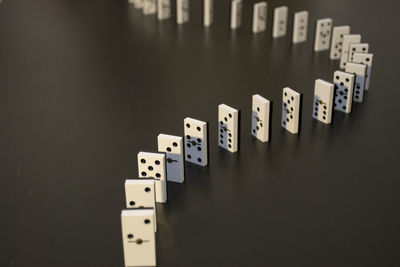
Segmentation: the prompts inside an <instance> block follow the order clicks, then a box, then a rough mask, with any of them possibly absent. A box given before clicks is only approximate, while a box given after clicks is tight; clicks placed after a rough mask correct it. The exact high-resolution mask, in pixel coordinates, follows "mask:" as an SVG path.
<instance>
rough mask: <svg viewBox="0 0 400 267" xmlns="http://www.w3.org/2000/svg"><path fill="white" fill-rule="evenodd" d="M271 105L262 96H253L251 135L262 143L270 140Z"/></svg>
mask: <svg viewBox="0 0 400 267" xmlns="http://www.w3.org/2000/svg"><path fill="white" fill-rule="evenodd" d="M269 112H270V103H269V101H268V100H267V99H265V98H264V97H262V96H260V95H253V103H252V116H251V117H252V120H251V134H252V135H253V136H254V137H256V138H257V139H258V140H260V141H261V142H267V141H268V139H269Z"/></svg>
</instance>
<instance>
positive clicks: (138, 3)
mask: <svg viewBox="0 0 400 267" xmlns="http://www.w3.org/2000/svg"><path fill="white" fill-rule="evenodd" d="M128 2H129V3H130V4H133V6H134V7H135V8H136V9H142V8H143V0H129V1H128Z"/></svg>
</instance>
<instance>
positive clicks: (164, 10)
mask: <svg viewBox="0 0 400 267" xmlns="http://www.w3.org/2000/svg"><path fill="white" fill-rule="evenodd" d="M169 18H171V0H157V19H158V20H164V19H169Z"/></svg>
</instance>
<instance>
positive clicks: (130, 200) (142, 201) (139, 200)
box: [125, 178, 157, 231]
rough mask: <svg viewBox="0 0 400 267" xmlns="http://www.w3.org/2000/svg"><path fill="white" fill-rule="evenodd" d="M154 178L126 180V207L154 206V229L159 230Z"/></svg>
mask: <svg viewBox="0 0 400 267" xmlns="http://www.w3.org/2000/svg"><path fill="white" fill-rule="evenodd" d="M154 185H155V182H154V179H153V178H148V179H146V178H141V179H127V180H125V199H126V208H127V209H130V208H153V209H154V219H153V221H154V231H157V220H156V210H155V209H156V195H155V186H154Z"/></svg>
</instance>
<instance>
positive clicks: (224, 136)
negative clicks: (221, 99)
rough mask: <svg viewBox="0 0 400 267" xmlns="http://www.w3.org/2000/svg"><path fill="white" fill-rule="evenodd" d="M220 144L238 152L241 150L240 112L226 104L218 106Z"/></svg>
mask: <svg viewBox="0 0 400 267" xmlns="http://www.w3.org/2000/svg"><path fill="white" fill-rule="evenodd" d="M218 121H219V123H218V144H219V146H220V147H222V148H224V149H226V150H228V151H230V152H232V153H233V152H236V151H238V148H239V110H236V109H234V108H231V107H230V106H227V105H225V104H221V105H219V106H218Z"/></svg>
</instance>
